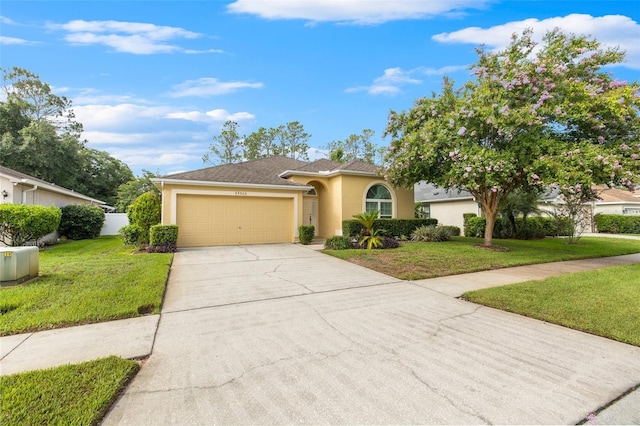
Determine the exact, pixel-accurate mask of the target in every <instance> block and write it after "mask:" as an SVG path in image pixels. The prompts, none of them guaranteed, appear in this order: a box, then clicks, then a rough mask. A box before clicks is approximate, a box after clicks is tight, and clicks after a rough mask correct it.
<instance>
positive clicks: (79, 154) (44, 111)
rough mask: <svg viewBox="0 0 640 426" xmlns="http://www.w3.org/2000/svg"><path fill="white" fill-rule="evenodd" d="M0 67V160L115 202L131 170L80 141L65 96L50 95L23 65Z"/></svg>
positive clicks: (80, 125) (79, 127) (31, 173)
mask: <svg viewBox="0 0 640 426" xmlns="http://www.w3.org/2000/svg"><path fill="white" fill-rule="evenodd" d="M0 71H2V79H3V87H2V89H1V90H2V91H3V92H4V98H5V100H4V101H0V164H2V165H4V166H6V167H9V168H12V169H14V170H17V171H20V172H22V173H26V174H29V175H31V176H34V177H37V178H40V179H43V180H46V181H47V182H51V183H55V184H56V185H59V186H62V187H65V188H69V189H73V190H75V191H78V192H82V193H84V194H86V195H89V196H91V197H94V198H97V199H100V200H103V201H106V202H107V203H108V204H111V203H114V202H115V195H116V188H117V187H118V186H119V185H120V184H121V183H124V182H126V181H128V180H130V179H131V178H132V177H133V174H132V173H131V170H129V168H128V167H127V166H126V165H125V164H123V163H122V162H120V161H119V160H117V159H115V158H113V157H111V156H110V155H109V154H107V153H106V152H102V151H97V150H94V149H90V148H87V147H86V146H85V142H84V141H80V134H81V133H82V124H80V123H78V122H77V121H75V115H74V113H73V110H72V109H71V107H72V104H71V101H70V100H68V99H67V98H65V97H64V96H57V95H55V94H54V93H53V92H52V90H51V87H50V86H49V84H47V83H44V82H42V81H41V80H40V78H39V77H38V76H37V75H36V74H34V73H32V72H30V71H27V70H25V69H22V68H18V67H14V68H12V69H0Z"/></svg>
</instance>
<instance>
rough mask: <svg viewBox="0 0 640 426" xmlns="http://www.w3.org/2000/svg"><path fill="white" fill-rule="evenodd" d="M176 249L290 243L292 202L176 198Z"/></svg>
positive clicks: (287, 199) (251, 198) (186, 196)
mask: <svg viewBox="0 0 640 426" xmlns="http://www.w3.org/2000/svg"><path fill="white" fill-rule="evenodd" d="M177 203H178V205H177V212H176V223H177V225H178V246H180V247H195V246H217V245H231V244H262V243H285V242H291V241H293V199H292V198H267V197H225V196H210V195H187V194H184V195H178V198H177Z"/></svg>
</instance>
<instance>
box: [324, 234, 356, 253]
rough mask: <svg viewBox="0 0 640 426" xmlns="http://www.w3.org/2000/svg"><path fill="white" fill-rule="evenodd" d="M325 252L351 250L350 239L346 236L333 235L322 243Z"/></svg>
mask: <svg viewBox="0 0 640 426" xmlns="http://www.w3.org/2000/svg"><path fill="white" fill-rule="evenodd" d="M324 248H325V250H348V249H351V248H353V247H352V245H351V238H350V237H347V236H346V235H334V236H333V237H329V238H327V239H326V240H325V242H324Z"/></svg>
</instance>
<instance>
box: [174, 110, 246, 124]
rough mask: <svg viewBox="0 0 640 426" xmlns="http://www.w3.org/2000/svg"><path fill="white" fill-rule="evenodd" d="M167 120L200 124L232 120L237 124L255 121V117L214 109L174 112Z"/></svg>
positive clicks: (244, 113)
mask: <svg viewBox="0 0 640 426" xmlns="http://www.w3.org/2000/svg"><path fill="white" fill-rule="evenodd" d="M166 117H167V118H172V119H177V120H187V121H193V122H200V123H216V122H220V123H224V122H225V121H228V120H231V121H235V122H241V121H249V120H253V119H255V115H253V114H251V113H248V112H236V113H230V112H228V111H227V110H225V109H213V110H211V111H206V112H201V111H188V112H172V113H169V114H167V115H166Z"/></svg>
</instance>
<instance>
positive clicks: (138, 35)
mask: <svg viewBox="0 0 640 426" xmlns="http://www.w3.org/2000/svg"><path fill="white" fill-rule="evenodd" d="M49 27H50V28H52V29H55V30H63V31H66V32H67V33H68V34H67V35H66V36H65V40H67V41H68V42H69V43H72V44H78V45H104V46H108V47H111V48H113V49H114V50H115V51H116V52H124V53H133V54H137V55H150V54H157V53H173V52H184V53H196V52H202V53H204V52H209V53H219V52H220V51H219V50H216V49H210V50H204V51H197V50H193V49H188V50H187V49H184V48H182V47H180V46H178V45H176V44H173V43H171V42H172V41H174V40H177V39H194V38H197V37H200V36H201V34H199V33H194V32H192V31H188V30H185V29H184V28H179V27H168V26H162V25H154V24H147V23H140V22H121V21H84V20H74V21H69V22H67V23H66V24H51V25H49Z"/></svg>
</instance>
